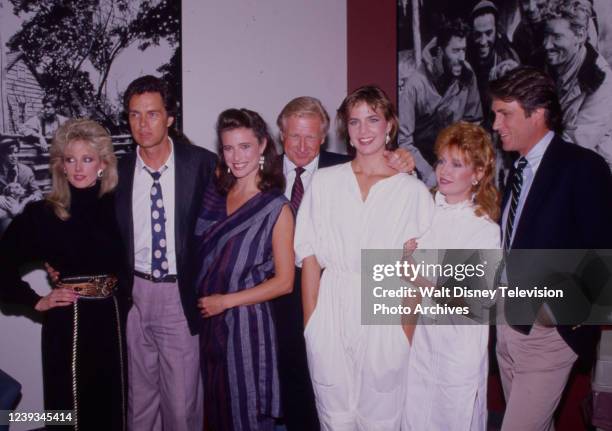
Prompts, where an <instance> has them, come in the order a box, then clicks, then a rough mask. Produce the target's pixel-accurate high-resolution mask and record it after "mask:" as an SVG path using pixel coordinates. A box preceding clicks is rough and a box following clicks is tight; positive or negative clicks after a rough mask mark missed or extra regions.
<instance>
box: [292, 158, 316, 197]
mask: <svg viewBox="0 0 612 431" xmlns="http://www.w3.org/2000/svg"><path fill="white" fill-rule="evenodd" d="M319 156H320V155H317V157H315V158H314V159H313V160H312V161H311V162H310V163H308V164H307V165H306V166H304V169H305V171H304V172H302V176H301V178H302V184H304V192H306V190H307V189H308V187H309V186H310V183H311V182H312V176H313V174H314V173H315V171H316V170H317V167H318V166H319ZM296 167H297V166H296V165H295V163H293V162H292V161H291V160H289V157H287V155H286V154H283V173H284V174H285V181H286V183H285V197H286V198H287V199H289V200H291V189H292V188H293V183H294V182H295V168H296Z"/></svg>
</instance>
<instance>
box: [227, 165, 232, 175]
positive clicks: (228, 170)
mask: <svg viewBox="0 0 612 431" xmlns="http://www.w3.org/2000/svg"><path fill="white" fill-rule="evenodd" d="M227 173H228V174H231V173H232V170H231V169H230V168H229V166H228V167H227Z"/></svg>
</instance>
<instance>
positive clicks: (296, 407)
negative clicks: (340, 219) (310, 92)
mask: <svg viewBox="0 0 612 431" xmlns="http://www.w3.org/2000/svg"><path fill="white" fill-rule="evenodd" d="M276 123H277V125H278V128H279V130H280V137H281V142H282V144H283V149H284V154H283V155H282V163H283V172H284V174H285V178H286V180H287V182H286V188H285V195H286V196H287V198H288V199H290V201H291V206H292V208H293V210H294V213H297V210H298V208H299V205H300V202H301V200H302V197H303V195H304V190H306V189H307V188H308V186H309V185H310V182H311V181H312V176H313V175H314V172H315V171H316V170H317V169H319V168H325V167H328V166H333V165H337V164H340V163H345V162H348V161H349V160H350V157H349V156H345V155H343V154H336V153H330V152H328V151H322V150H321V145H322V144H323V142H325V138H326V136H327V132H328V130H329V115H328V114H327V111H326V110H325V108H324V107H323V105H322V104H321V102H320V101H319V100H318V99H316V98H314V97H307V96H304V97H297V98H295V99H293V100H291V101H290V102H289V103H288V104H287V105H285V107H284V108H283V109H282V111H281V113H280V114H279V116H278V119H277V122H276ZM387 159H388V162H389V166H391V167H392V168H394V169H395V170H397V171H399V172H409V171H412V170H413V169H414V160H413V158H412V156H411V155H410V153H408V152H407V151H406V150H397V151H395V152H390V153H388V157H387ZM301 292H302V289H301V270H300V269H299V268H296V275H295V285H294V288H293V291H292V292H291V293H290V294H288V295H285V296H282V297H280V298H277V299H276V300H275V304H274V305H275V317H276V331H277V340H278V355H279V358H278V364H279V377H280V383H281V400H282V405H283V412H284V420H285V426H286V427H287V430H288V431H297V430H304V431H314V430H318V429H319V428H320V426H319V420H318V417H317V411H316V406H315V399H314V394H313V391H312V384H311V382H310V374H309V372H308V363H307V359H306V346H305V344H304V335H303V334H304V316H303V312H302V293H301Z"/></svg>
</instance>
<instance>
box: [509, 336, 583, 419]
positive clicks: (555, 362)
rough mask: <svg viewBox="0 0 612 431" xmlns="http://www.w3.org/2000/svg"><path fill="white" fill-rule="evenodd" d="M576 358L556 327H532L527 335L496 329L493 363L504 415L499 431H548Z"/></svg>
mask: <svg viewBox="0 0 612 431" xmlns="http://www.w3.org/2000/svg"><path fill="white" fill-rule="evenodd" d="M576 359H577V355H576V354H575V353H574V351H573V350H572V349H571V348H570V347H569V346H568V345H567V343H566V342H565V341H564V340H563V339H562V338H561V336H560V335H559V333H558V332H557V329H556V328H545V327H543V326H540V325H534V326H533V327H532V328H531V332H530V333H529V334H527V335H525V334H522V333H520V332H518V331H516V330H515V329H513V328H511V327H510V326H507V325H505V324H504V325H498V326H497V361H498V363H499V370H500V375H501V381H502V386H503V388H504V396H505V398H506V412H505V414H504V421H503V424H502V431H551V430H554V424H553V415H554V413H555V409H556V408H557V405H558V404H559V400H560V399H561V394H562V393H563V389H564V388H565V384H566V383H567V379H568V377H569V374H570V371H571V369H572V366H573V365H574V362H575V361H576Z"/></svg>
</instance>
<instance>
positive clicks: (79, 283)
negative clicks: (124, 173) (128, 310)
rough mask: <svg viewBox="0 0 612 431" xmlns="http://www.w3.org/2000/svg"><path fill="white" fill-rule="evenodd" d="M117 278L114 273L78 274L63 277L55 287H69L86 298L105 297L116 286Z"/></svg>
mask: <svg viewBox="0 0 612 431" xmlns="http://www.w3.org/2000/svg"><path fill="white" fill-rule="evenodd" d="M117 282H118V279H117V277H116V276H114V275H106V274H102V275H79V276H76V277H64V278H62V279H61V280H60V281H58V282H57V283H56V286H57V287H60V288H64V289H70V290H72V291H74V292H75V293H78V294H79V296H86V297H88V298H107V297H109V296H111V295H112V294H113V292H114V291H115V289H116V288H117Z"/></svg>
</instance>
